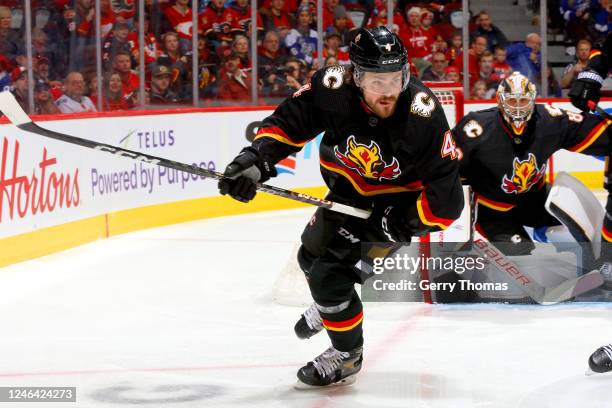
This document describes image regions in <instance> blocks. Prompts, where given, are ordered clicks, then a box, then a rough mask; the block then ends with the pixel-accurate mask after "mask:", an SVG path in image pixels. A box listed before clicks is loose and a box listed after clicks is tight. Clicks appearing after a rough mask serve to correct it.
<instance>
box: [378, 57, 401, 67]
mask: <svg viewBox="0 0 612 408" xmlns="http://www.w3.org/2000/svg"><path fill="white" fill-rule="evenodd" d="M399 60H400V59H399V58H397V59H392V60H386V61H383V62H382V64H383V65H385V64H395V63H396V62H399Z"/></svg>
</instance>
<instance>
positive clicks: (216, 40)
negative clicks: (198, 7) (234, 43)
mask: <svg viewBox="0 0 612 408" xmlns="http://www.w3.org/2000/svg"><path fill="white" fill-rule="evenodd" d="M224 5H225V0H211V1H210V2H209V3H208V5H207V6H206V8H205V9H204V11H202V12H201V13H200V16H199V19H200V30H201V31H202V34H203V35H205V36H206V38H208V40H209V41H210V42H211V44H212V45H213V46H214V47H215V48H218V47H219V46H221V45H224V44H227V43H229V42H230V41H231V40H232V38H231V36H230V30H231V27H230V23H229V21H227V20H225V6H224Z"/></svg>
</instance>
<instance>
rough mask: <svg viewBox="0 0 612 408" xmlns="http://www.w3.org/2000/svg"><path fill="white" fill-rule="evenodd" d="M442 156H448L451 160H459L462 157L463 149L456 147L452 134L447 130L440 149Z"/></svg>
mask: <svg viewBox="0 0 612 408" xmlns="http://www.w3.org/2000/svg"><path fill="white" fill-rule="evenodd" d="M440 153H441V154H442V158H445V157H446V156H450V158H451V160H455V159H458V160H461V159H462V158H463V151H462V150H461V148H459V147H457V145H456V144H455V140H454V139H453V134H452V133H451V132H450V131H448V132H446V133H445V134H444V141H443V142H442V150H441V151H440Z"/></svg>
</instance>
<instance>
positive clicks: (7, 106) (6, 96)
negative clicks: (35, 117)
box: [0, 91, 32, 126]
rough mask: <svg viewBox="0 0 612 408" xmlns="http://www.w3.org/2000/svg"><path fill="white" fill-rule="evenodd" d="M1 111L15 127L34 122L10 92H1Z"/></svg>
mask: <svg viewBox="0 0 612 408" xmlns="http://www.w3.org/2000/svg"><path fill="white" fill-rule="evenodd" d="M0 111H2V113H4V115H5V116H6V117H7V118H8V119H9V120H10V121H11V123H12V124H13V125H15V126H19V125H24V124H26V123H30V122H32V119H30V117H29V116H28V114H27V113H25V111H24V110H23V109H22V108H21V105H19V102H17V99H15V96H13V94H12V93H10V92H9V91H4V92H0Z"/></svg>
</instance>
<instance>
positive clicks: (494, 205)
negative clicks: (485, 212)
mask: <svg viewBox="0 0 612 408" xmlns="http://www.w3.org/2000/svg"><path fill="white" fill-rule="evenodd" d="M475 195H476V201H477V202H478V203H479V204H482V205H484V206H485V207H488V208H491V209H493V210H497V211H509V210H511V209H513V208H514V207H515V205H514V204H508V203H503V202H501V201H495V200H491V199H490V198H486V197H485V196H483V195H482V194H479V193H475Z"/></svg>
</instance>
